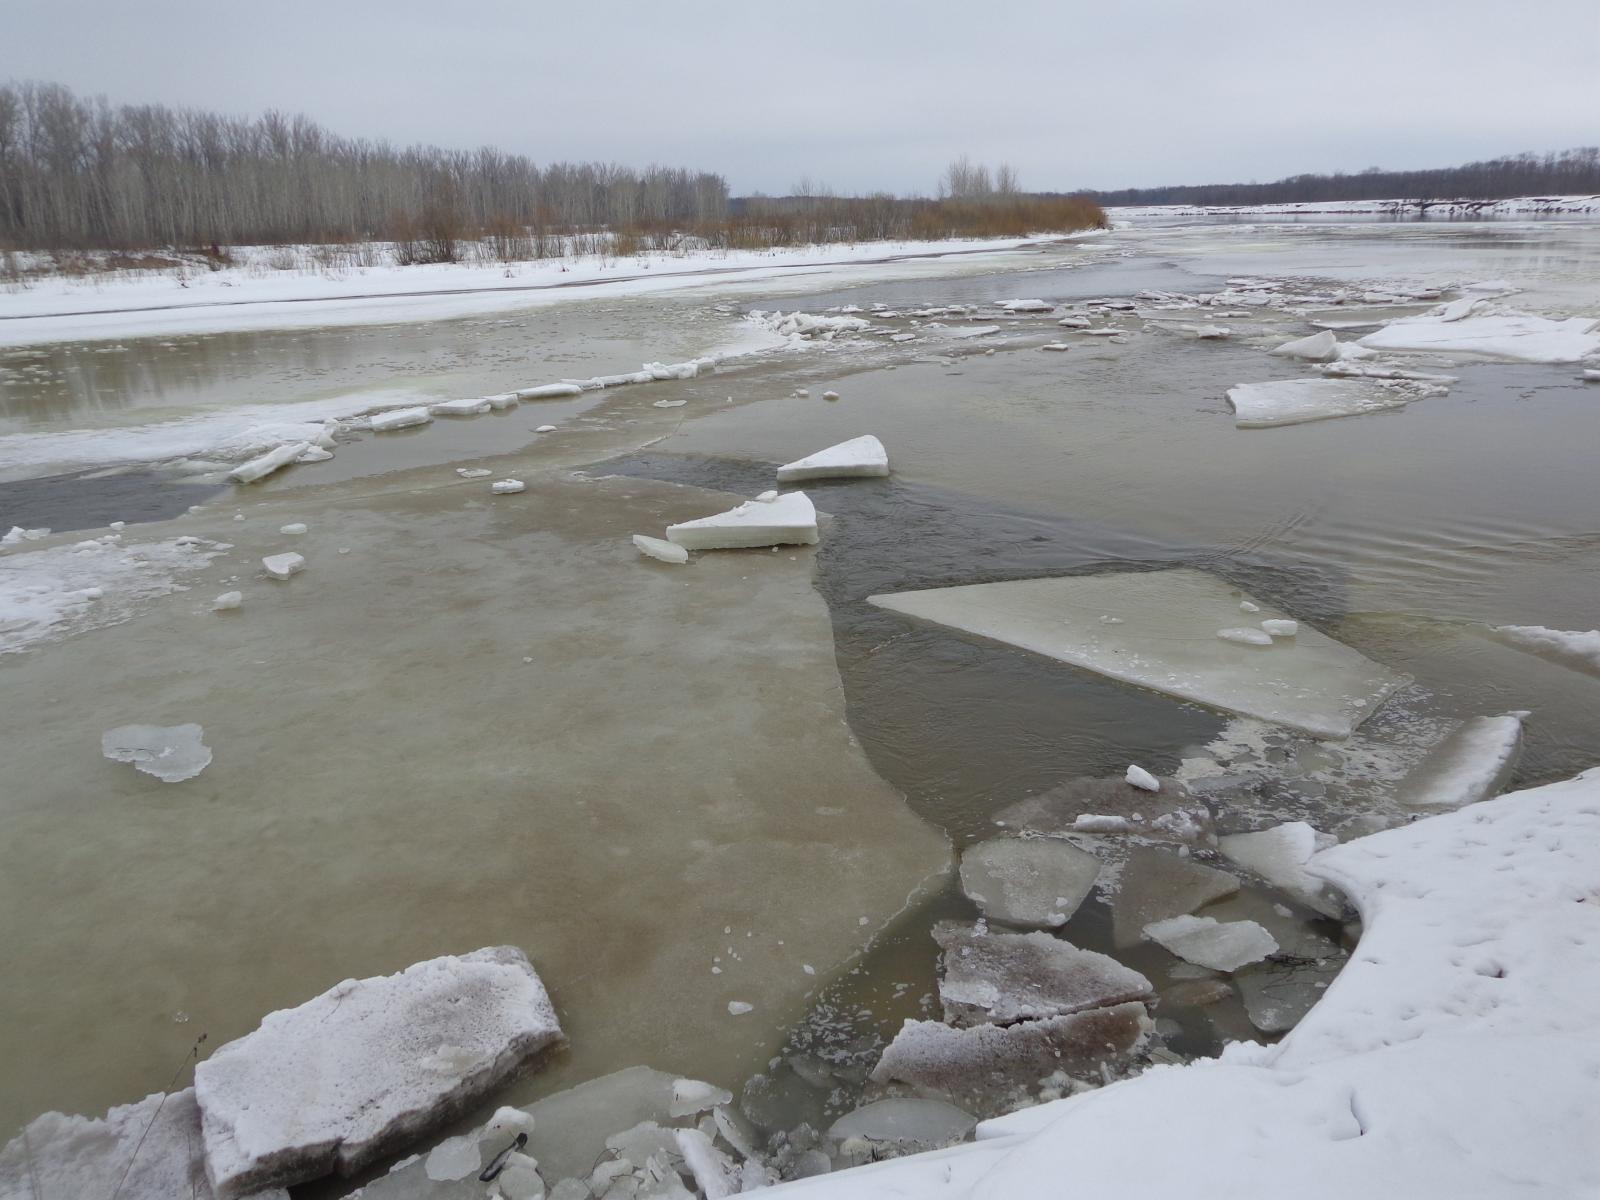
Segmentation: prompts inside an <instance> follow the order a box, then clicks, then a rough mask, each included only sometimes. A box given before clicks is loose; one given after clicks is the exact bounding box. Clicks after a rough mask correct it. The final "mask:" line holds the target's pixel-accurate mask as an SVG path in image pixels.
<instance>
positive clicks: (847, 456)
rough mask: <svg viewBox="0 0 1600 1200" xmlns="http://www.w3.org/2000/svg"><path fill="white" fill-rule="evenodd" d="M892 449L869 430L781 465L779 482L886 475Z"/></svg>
mask: <svg viewBox="0 0 1600 1200" xmlns="http://www.w3.org/2000/svg"><path fill="white" fill-rule="evenodd" d="M888 473H889V452H888V451H887V450H885V449H884V448H883V443H882V442H880V441H879V440H878V439H877V438H875V437H873V436H872V435H871V434H870V433H869V434H865V435H863V436H862V437H858V438H851V439H850V440H849V441H847V442H840V443H839V444H838V445H835V446H829V447H828V448H827V449H825V450H818V451H817V452H816V453H815V454H808V455H806V457H804V458H799V459H796V460H795V461H794V462H791V463H785V464H784V465H783V466H781V467H779V468H778V482H779V483H797V482H799V481H800V480H803V479H856V478H869V477H873V476H881V475H887V474H888Z"/></svg>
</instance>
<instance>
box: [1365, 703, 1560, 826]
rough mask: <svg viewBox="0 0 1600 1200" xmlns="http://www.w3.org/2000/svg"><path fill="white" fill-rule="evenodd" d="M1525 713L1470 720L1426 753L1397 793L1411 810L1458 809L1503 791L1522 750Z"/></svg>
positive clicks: (1403, 781)
mask: <svg viewBox="0 0 1600 1200" xmlns="http://www.w3.org/2000/svg"><path fill="white" fill-rule="evenodd" d="M1527 716H1528V714H1527V712H1526V711H1518V712H1508V713H1502V714H1501V715H1500V716H1498V717H1472V718H1469V719H1468V720H1466V721H1464V722H1463V723H1462V725H1461V727H1460V728H1459V729H1457V730H1455V732H1453V733H1451V734H1450V736H1449V737H1447V738H1445V739H1444V741H1442V742H1440V743H1439V744H1438V745H1437V746H1435V747H1434V748H1433V749H1432V750H1430V751H1429V752H1428V757H1427V758H1425V759H1423V760H1422V761H1421V762H1420V763H1418V764H1417V765H1416V766H1415V767H1414V768H1413V769H1412V770H1411V773H1410V774H1408V775H1407V776H1406V777H1405V778H1404V779H1402V780H1401V781H1400V786H1399V787H1398V789H1396V795H1397V798H1398V799H1399V801H1400V803H1401V804H1405V805H1408V806H1410V807H1412V808H1460V807H1462V806H1463V805H1466V804H1476V803H1478V801H1480V800H1487V799H1489V797H1491V796H1493V795H1494V794H1495V793H1496V792H1498V791H1499V790H1500V788H1501V787H1502V786H1504V784H1505V782H1506V780H1507V779H1509V778H1510V777H1511V768H1512V767H1513V766H1515V765H1516V761H1517V751H1518V750H1520V749H1521V748H1522V722H1523V719H1524V718H1525V717H1527Z"/></svg>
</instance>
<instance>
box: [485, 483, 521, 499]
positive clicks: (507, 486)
mask: <svg viewBox="0 0 1600 1200" xmlns="http://www.w3.org/2000/svg"><path fill="white" fill-rule="evenodd" d="M489 490H490V491H491V492H493V493H494V494H495V495H496V496H515V495H516V494H517V493H518V492H525V491H527V490H528V485H527V484H525V483H523V482H522V480H520V479H497V480H495V481H494V482H493V483H491V484H490V485H489Z"/></svg>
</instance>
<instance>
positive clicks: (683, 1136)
mask: <svg viewBox="0 0 1600 1200" xmlns="http://www.w3.org/2000/svg"><path fill="white" fill-rule="evenodd" d="M675 1132H676V1135H677V1140H678V1152H679V1153H680V1154H682V1155H683V1161H684V1163H685V1164H686V1165H687V1166H688V1168H689V1174H690V1175H692V1176H693V1177H694V1181H695V1184H696V1185H697V1186H698V1187H699V1189H700V1192H701V1194H702V1195H703V1196H704V1197H705V1200H723V1198H724V1197H726V1196H732V1195H734V1194H735V1193H737V1192H738V1190H739V1184H738V1168H737V1167H735V1166H734V1165H733V1160H732V1159H730V1158H729V1157H728V1156H727V1155H726V1154H724V1153H723V1152H722V1151H721V1150H718V1149H717V1148H716V1146H714V1145H712V1143H711V1139H710V1138H708V1137H707V1136H706V1135H705V1134H703V1133H701V1132H700V1131H699V1130H698V1129H679V1130H676V1131H675Z"/></svg>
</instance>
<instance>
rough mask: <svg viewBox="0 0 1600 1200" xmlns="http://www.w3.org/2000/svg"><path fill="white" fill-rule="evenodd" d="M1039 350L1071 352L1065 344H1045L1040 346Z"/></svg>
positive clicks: (1069, 347)
mask: <svg viewBox="0 0 1600 1200" xmlns="http://www.w3.org/2000/svg"><path fill="white" fill-rule="evenodd" d="M1039 349H1041V350H1057V351H1062V350H1071V349H1072V347H1071V346H1069V345H1067V343H1066V342H1046V343H1045V344H1044V345H1042V346H1040V347H1039Z"/></svg>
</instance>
